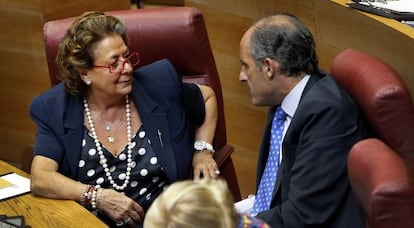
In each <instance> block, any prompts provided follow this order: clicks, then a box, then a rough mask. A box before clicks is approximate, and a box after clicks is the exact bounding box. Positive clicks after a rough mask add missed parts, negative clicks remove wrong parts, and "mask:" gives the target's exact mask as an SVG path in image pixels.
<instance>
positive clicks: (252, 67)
mask: <svg viewBox="0 0 414 228" xmlns="http://www.w3.org/2000/svg"><path fill="white" fill-rule="evenodd" d="M250 33H251V31H250V30H248V31H247V32H246V34H245V35H244V36H243V38H242V39H241V42H240V63H241V69H240V74H239V80H240V81H242V82H247V85H248V86H249V89H250V95H251V96H252V103H253V105H256V106H273V105H279V104H280V103H281V102H282V100H283V98H284V97H285V96H286V94H287V93H285V92H286V91H285V90H286V89H285V78H286V77H285V76H283V75H280V74H279V73H278V69H279V63H278V62H277V61H275V60H271V59H269V58H266V60H264V61H263V63H262V66H259V67H258V66H257V64H256V62H255V61H254V59H253V57H252V55H251V52H250Z"/></svg>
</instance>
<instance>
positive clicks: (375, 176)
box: [331, 49, 414, 228]
mask: <svg viewBox="0 0 414 228" xmlns="http://www.w3.org/2000/svg"><path fill="white" fill-rule="evenodd" d="M331 74H332V76H333V77H334V78H335V79H336V80H337V81H338V83H339V84H340V85H341V86H342V87H343V88H344V89H345V90H347V91H348V92H349V93H350V94H351V95H352V96H353V97H354V99H355V100H356V101H357V102H358V103H359V105H360V107H361V109H362V110H363V112H364V114H365V116H366V119H367V121H368V122H369V124H370V126H371V127H372V130H373V133H374V134H375V135H374V138H369V139H366V140H362V141H360V142H358V143H357V144H355V145H354V146H353V147H352V149H351V151H350V154H349V160H348V173H349V177H350V181H351V186H352V189H353V192H354V194H355V197H356V199H357V200H358V202H359V204H360V206H361V208H362V210H363V212H364V214H365V217H366V219H367V225H368V226H369V227H372V228H389V227H392V228H407V227H414V107H413V102H412V100H411V95H410V93H409V91H408V89H407V87H406V86H405V84H404V82H403V81H402V79H401V78H400V76H399V75H398V73H397V72H396V71H395V70H393V69H392V68H391V67H390V66H389V65H387V64H386V63H384V62H382V61H381V60H379V59H377V58H375V57H372V56H370V55H368V54H366V53H363V52H360V51H356V50H351V49H349V50H345V51H343V52H342V53H340V54H339V55H338V56H337V57H335V59H334V60H333V62H332V66H331Z"/></svg>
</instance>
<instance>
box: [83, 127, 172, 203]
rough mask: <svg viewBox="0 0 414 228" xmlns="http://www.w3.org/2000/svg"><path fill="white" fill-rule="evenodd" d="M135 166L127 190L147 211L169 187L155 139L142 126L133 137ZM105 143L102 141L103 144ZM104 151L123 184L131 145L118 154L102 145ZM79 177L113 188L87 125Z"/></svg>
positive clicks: (87, 182)
mask: <svg viewBox="0 0 414 228" xmlns="http://www.w3.org/2000/svg"><path fill="white" fill-rule="evenodd" d="M132 145H133V148H132V167H131V168H132V169H131V174H130V182H129V184H128V185H127V187H126V188H125V189H124V190H123V192H124V193H125V194H126V195H127V196H129V197H130V198H132V199H134V200H135V201H136V202H137V203H139V204H140V205H141V206H142V207H143V208H144V210H147V209H148V207H149V206H150V204H151V203H152V201H153V200H154V199H155V198H156V197H157V196H158V195H159V194H161V192H162V191H163V189H164V187H166V185H167V184H168V183H167V177H166V175H165V173H164V170H163V167H162V166H161V164H160V163H159V162H158V157H157V155H156V154H155V152H154V151H153V150H152V147H151V142H150V140H149V138H148V137H147V135H146V133H145V129H144V127H143V125H141V127H140V129H139V130H138V133H137V134H136V135H135V136H134V137H133V139H132ZM101 146H102V144H101ZM102 149H103V154H104V156H105V158H106V159H107V164H108V167H109V168H110V172H111V174H112V179H113V180H114V181H115V183H116V184H117V185H122V184H123V183H124V180H125V176H126V168H127V146H125V148H124V150H123V151H122V152H121V153H120V154H119V155H118V156H114V155H113V154H111V153H110V152H109V151H108V150H107V149H106V148H105V147H103V146H102ZM77 175H78V176H77V178H78V180H79V181H80V182H82V183H84V184H91V185H98V184H99V185H100V186H101V187H103V188H112V185H111V184H110V183H109V180H108V179H107V178H106V176H105V171H104V169H103V167H102V165H101V164H100V163H99V154H98V152H97V149H96V147H95V143H94V140H93V138H92V136H91V135H90V133H89V130H88V129H87V128H86V127H85V130H84V137H83V141H82V154H81V158H80V160H79V166H78V174H77Z"/></svg>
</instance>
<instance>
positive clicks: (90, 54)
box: [30, 12, 218, 227]
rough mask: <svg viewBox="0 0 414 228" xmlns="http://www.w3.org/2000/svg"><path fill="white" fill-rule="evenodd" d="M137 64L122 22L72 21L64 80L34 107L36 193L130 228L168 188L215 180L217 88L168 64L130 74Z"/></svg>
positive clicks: (102, 18) (63, 57)
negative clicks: (77, 205)
mask: <svg viewBox="0 0 414 228" xmlns="http://www.w3.org/2000/svg"><path fill="white" fill-rule="evenodd" d="M139 60H140V59H139V54H138V53H130V51H129V50H128V39H127V36H126V28H125V25H124V24H123V23H122V22H121V21H120V20H119V19H117V18H115V17H113V16H107V15H104V14H103V13H100V12H87V13H84V14H83V15H82V16H80V17H79V18H78V19H76V20H75V21H74V22H73V24H72V26H71V27H70V28H69V30H68V31H67V33H66V34H65V36H64V37H63V39H62V41H61V43H60V46H59V50H58V55H57V59H56V62H57V65H58V68H59V72H60V74H59V76H60V78H61V80H62V81H63V83H60V84H59V85H57V86H55V87H53V88H52V89H50V90H48V91H46V92H45V93H43V94H42V95H40V96H38V97H37V98H35V99H34V100H33V101H32V104H31V107H30V115H31V117H32V119H33V121H34V122H35V123H36V124H37V135H36V146H35V150H34V158H33V163H32V170H31V190H32V192H33V194H36V195H39V196H43V197H49V198H55V199H72V200H77V201H79V202H80V203H81V204H82V205H83V206H85V207H86V208H88V209H89V210H92V211H94V212H96V213H97V214H98V217H100V218H101V219H102V220H103V221H105V222H106V223H107V224H108V225H109V226H111V227H112V226H115V225H116V226H136V225H137V224H141V223H142V220H143V217H144V213H145V211H146V210H147V209H148V207H149V206H150V204H151V203H152V201H153V200H154V199H155V198H156V197H157V196H158V195H159V194H160V193H161V192H162V191H163V189H164V187H166V186H167V185H169V184H171V183H173V182H175V181H177V180H183V179H188V178H190V177H191V173H193V174H194V178H195V179H198V178H200V176H204V177H207V178H214V177H216V175H217V174H218V171H217V164H216V162H215V161H214V160H213V157H212V154H213V153H214V149H213V148H212V146H211V144H210V143H211V142H212V140H213V137H214V131H215V128H216V120H217V106H216V98H215V94H214V92H213V90H212V89H211V88H209V87H206V86H201V85H196V84H187V83H182V82H181V78H180V76H179V75H178V74H177V72H176V70H175V69H174V67H173V66H172V65H171V63H170V62H169V61H168V60H160V61H158V62H155V63H153V64H150V65H148V66H144V67H141V68H140V69H138V70H136V71H133V67H134V66H136V65H137V64H138V63H139ZM194 141H196V142H197V143H194ZM193 144H194V145H197V146H196V148H193ZM200 145H201V147H200Z"/></svg>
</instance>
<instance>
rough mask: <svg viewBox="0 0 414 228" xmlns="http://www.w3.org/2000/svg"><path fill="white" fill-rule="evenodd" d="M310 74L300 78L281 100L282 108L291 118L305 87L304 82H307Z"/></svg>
mask: <svg viewBox="0 0 414 228" xmlns="http://www.w3.org/2000/svg"><path fill="white" fill-rule="evenodd" d="M309 78H310V75H309V74H307V75H305V77H303V78H302V80H300V81H299V83H298V84H296V86H295V87H293V89H292V90H291V91H290V92H289V93H288V95H287V96H286V97H285V98H284V99H283V101H282V104H281V106H282V109H283V110H284V111H285V112H286V114H287V115H288V116H289V117H290V118H292V117H293V115H294V114H295V112H296V109H297V108H298V105H299V101H300V98H301V97H302V93H303V90H304V89H305V86H306V84H307V83H308V81H309Z"/></svg>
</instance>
